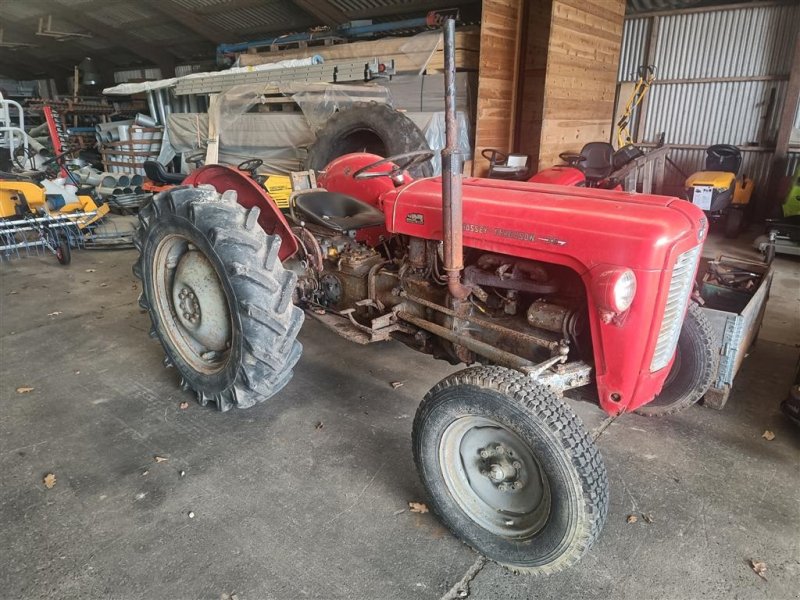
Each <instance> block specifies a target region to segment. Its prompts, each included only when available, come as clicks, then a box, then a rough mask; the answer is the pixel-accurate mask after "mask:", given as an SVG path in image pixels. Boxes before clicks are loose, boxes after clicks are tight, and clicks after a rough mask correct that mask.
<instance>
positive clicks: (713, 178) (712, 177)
mask: <svg viewBox="0 0 800 600" xmlns="http://www.w3.org/2000/svg"><path fill="white" fill-rule="evenodd" d="M735 182H736V175H734V174H733V173H728V172H725V171H698V172H697V173H692V174H691V175H689V178H688V179H687V180H686V187H695V186H698V185H710V186H713V187H715V188H717V189H719V190H727V189H728V188H729V187H732V186H733V185H734V184H735Z"/></svg>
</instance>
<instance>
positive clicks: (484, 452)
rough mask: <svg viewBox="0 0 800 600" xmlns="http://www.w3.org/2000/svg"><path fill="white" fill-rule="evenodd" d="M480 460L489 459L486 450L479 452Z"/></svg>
mask: <svg viewBox="0 0 800 600" xmlns="http://www.w3.org/2000/svg"><path fill="white" fill-rule="evenodd" d="M480 455H481V458H489V451H488V450H481V451H480Z"/></svg>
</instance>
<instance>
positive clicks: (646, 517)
mask: <svg viewBox="0 0 800 600" xmlns="http://www.w3.org/2000/svg"><path fill="white" fill-rule="evenodd" d="M640 518H641V519H642V521H644V522H645V523H647V524H648V525H650V524H651V523H655V520H656V518H655V517H654V516H653V513H639V514H638V515H633V514H631V515H628V517H627V518H626V519H625V520H626V521H627V522H628V523H636V522H637V521H638V520H639V519H640Z"/></svg>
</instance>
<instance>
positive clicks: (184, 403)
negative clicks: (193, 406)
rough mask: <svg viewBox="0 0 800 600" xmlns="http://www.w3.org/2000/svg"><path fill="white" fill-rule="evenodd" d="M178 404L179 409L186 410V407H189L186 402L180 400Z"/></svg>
mask: <svg viewBox="0 0 800 600" xmlns="http://www.w3.org/2000/svg"><path fill="white" fill-rule="evenodd" d="M179 406H180V409H181V410H186V409H187V408H189V403H188V402H181V403H180V405H179Z"/></svg>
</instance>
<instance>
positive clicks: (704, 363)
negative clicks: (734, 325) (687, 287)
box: [634, 302, 719, 417]
mask: <svg viewBox="0 0 800 600" xmlns="http://www.w3.org/2000/svg"><path fill="white" fill-rule="evenodd" d="M718 359H719V354H718V352H717V343H716V338H715V336H714V331H713V330H712V329H711V324H710V323H709V322H708V319H706V317H705V315H703V311H702V310H701V309H700V307H699V306H698V305H697V304H695V303H694V302H689V310H688V311H687V312H686V318H685V319H684V321H683V326H682V327H681V333H680V337H678V346H677V348H676V349H675V360H674V361H673V363H672V368H671V369H670V372H669V375H667V380H666V382H665V383H664V387H663V388H662V390H661V393H660V394H659V395H658V396H656V397H655V398H654V399H653V400H652V401H651V402H649V403H648V404H645V405H644V406H642V407H640V408H637V409H636V410H635V411H634V412H636V413H637V414H640V415H644V416H646V417H663V416H665V415H671V414H673V413H676V412H678V411H681V410H684V409H686V408H689V407H690V406H692V405H694V404H696V403H697V402H698V401H699V400H700V398H702V397H703V396H704V395H705V393H706V392H707V391H708V389H709V388H710V387H711V383H712V382H713V379H714V374H715V373H716V367H717V361H718Z"/></svg>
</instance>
